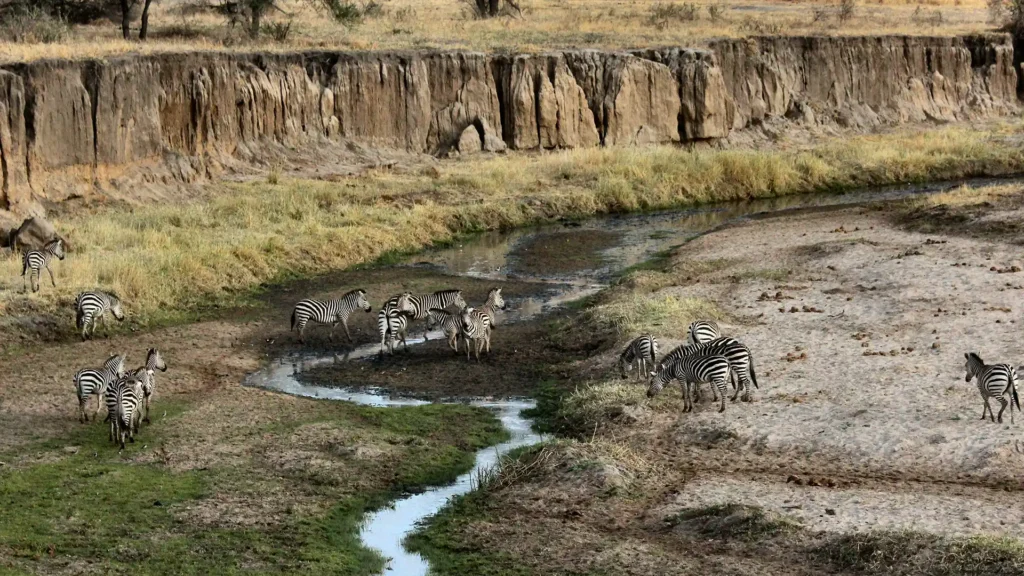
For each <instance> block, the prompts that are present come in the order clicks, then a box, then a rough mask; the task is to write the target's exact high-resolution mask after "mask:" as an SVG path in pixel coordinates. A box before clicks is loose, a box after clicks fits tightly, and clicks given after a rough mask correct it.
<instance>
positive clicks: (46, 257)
mask: <svg viewBox="0 0 1024 576" xmlns="http://www.w3.org/2000/svg"><path fill="white" fill-rule="evenodd" d="M54 256H56V257H57V260H63V259H64V240H62V239H61V238H57V239H56V240H50V241H49V242H47V243H46V244H45V245H43V247H42V248H40V249H38V250H29V251H28V252H25V255H24V256H22V259H21V277H22V279H23V281H22V285H24V284H25V282H26V281H27V282H30V283H31V284H32V291H33V292H39V278H40V277H41V276H42V272H43V269H44V268H45V269H46V272H47V273H48V274H49V275H50V284H53V287H54V288H56V287H57V282H55V281H54V279H53V270H51V269H50V261H51V260H53V257H54ZM26 272H27V273H28V277H27V278H26V277H25V273H26ZM25 291H26V292H27V291H28V286H25Z"/></svg>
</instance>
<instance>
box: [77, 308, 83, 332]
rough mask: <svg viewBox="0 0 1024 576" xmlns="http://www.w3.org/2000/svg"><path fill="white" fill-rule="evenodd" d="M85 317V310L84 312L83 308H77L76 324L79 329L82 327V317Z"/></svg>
mask: <svg viewBox="0 0 1024 576" xmlns="http://www.w3.org/2000/svg"><path fill="white" fill-rule="evenodd" d="M84 317H85V312H83V311H82V309H81V308H78V309H76V310H75V326H76V327H77V328H78V329H79V330H81V329H82V319H83V318H84Z"/></svg>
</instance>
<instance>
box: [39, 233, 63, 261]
mask: <svg viewBox="0 0 1024 576" xmlns="http://www.w3.org/2000/svg"><path fill="white" fill-rule="evenodd" d="M43 249H44V250H47V251H49V252H50V254H53V255H54V256H56V257H57V259H58V260H63V259H64V240H63V239H61V238H57V239H56V240H51V241H49V242H47V243H46V246H43Z"/></svg>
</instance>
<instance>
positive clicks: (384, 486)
mask: <svg viewBox="0 0 1024 576" xmlns="http://www.w3.org/2000/svg"><path fill="white" fill-rule="evenodd" d="M197 407H198V405H195V404H189V403H186V402H181V401H164V402H161V403H160V405H159V408H158V410H156V411H155V413H154V423H153V424H152V425H151V426H144V427H143V429H142V432H141V433H140V435H139V439H138V441H137V442H136V443H135V444H130V445H129V446H128V448H127V449H126V450H125V451H124V452H123V453H119V452H118V451H117V449H116V448H114V447H113V446H112V445H111V444H110V443H109V442H108V439H107V428H106V426H105V425H103V424H99V423H93V424H90V425H83V426H82V429H81V430H78V431H76V433H75V434H74V436H73V438H58V439H50V440H46V441H43V442H40V443H38V444H37V445H33V446H30V447H26V448H24V449H22V450H20V451H19V452H18V453H9V454H5V455H4V460H5V461H8V462H11V465H9V466H7V467H5V468H4V469H2V470H0V564H4V565H6V566H9V567H10V568H11V569H12V570H23V571H29V572H51V571H55V570H57V569H58V568H60V567H61V566H68V565H74V566H84V567H88V570H94V571H98V572H103V573H111V574H135V573H137V572H138V570H139V567H140V566H142V567H144V568H143V572H144V573H146V574H229V573H236V572H238V571H239V570H240V567H243V566H245V567H248V568H247V569H246V570H245V571H247V572H253V571H254V572H257V573H297V572H301V573H303V574H351V575H356V574H370V573H375V572H376V571H379V570H380V569H382V568H383V565H384V561H383V559H382V558H380V557H379V556H378V555H377V554H376V553H375V552H373V551H371V550H368V549H365V548H363V547H362V545H361V544H360V542H359V539H358V528H359V526H360V523H361V520H362V518H363V516H364V514H366V513H367V512H368V511H371V510H373V509H376V508H378V507H380V506H383V505H386V504H387V502H388V501H390V500H391V499H393V498H395V497H397V496H398V495H400V494H401V493H403V492H404V491H407V490H416V489H419V488H421V487H424V486H427V485H432V484H440V483H445V482H449V481H451V480H454V478H455V477H457V476H458V475H459V474H462V473H465V472H466V471H468V470H469V469H470V468H471V467H472V465H473V455H474V452H475V451H476V450H479V449H481V448H483V447H485V446H488V445H492V444H495V443H497V442H500V441H502V440H505V439H506V438H507V437H508V434H507V432H506V431H505V430H504V428H503V427H502V426H501V423H500V421H499V420H498V419H497V418H495V417H494V415H493V414H492V413H491V412H489V411H487V410H484V409H479V408H474V407H471V406H461V405H425V406H415V407H401V408H372V407H364V406H355V405H352V404H348V403H342V402H331V401H312V400H311V401H308V402H305V406H304V407H302V408H301V409H300V410H299V411H298V412H295V413H293V414H291V415H286V416H283V417H282V418H281V419H280V420H278V421H277V422H274V423H273V424H270V425H267V426H263V427H262V428H259V429H253V430H249V431H247V432H245V433H244V435H242V436H241V437H240V438H238V439H235V438H228V439H227V440H226V441H227V442H228V443H229V444H233V443H234V442H236V440H237V442H239V444H238V447H239V449H240V450H243V451H246V452H251V453H252V457H251V458H249V459H246V460H245V461H244V462H243V463H241V464H239V463H235V464H234V465H232V466H211V467H209V468H208V469H199V470H191V471H183V472H175V471H173V470H171V469H170V468H168V467H167V466H165V465H164V464H162V463H161V461H160V459H159V458H157V459H156V463H141V462H140V461H139V457H143V456H145V455H147V454H148V452H149V451H152V450H154V449H157V447H159V446H161V445H164V444H165V443H166V442H168V441H169V440H170V439H173V437H174V435H175V434H177V433H179V428H180V427H181V426H182V424H183V421H184V420H185V419H186V418H188V416H189V414H190V411H191V410H193V409H196V408H197ZM323 425H329V426H331V427H337V428H339V429H343V430H344V431H345V432H346V434H349V435H350V436H349V437H353V438H359V439H361V440H362V441H364V442H366V443H373V442H377V443H379V444H382V445H387V446H391V447H394V449H393V450H392V451H391V452H388V455H387V456H386V457H383V458H380V459H373V458H369V459H352V458H349V459H348V460H346V461H347V462H348V464H347V466H349V467H348V468H343V469H340V472H338V473H336V474H333V475H332V474H330V473H329V472H324V471H319V472H318V471H314V470H310V471H305V470H303V469H301V468H300V469H298V470H289V471H286V470H278V469H268V468H267V464H268V461H267V460H266V459H265V458H264V457H263V456H262V455H261V454H263V453H274V452H281V451H287V450H288V449H289V446H290V444H289V442H295V440H293V439H292V437H293V435H294V434H296V433H297V432H300V431H301V430H302V429H303V427H309V426H323ZM197 449H202V447H201V446H200V447H199V448H197ZM299 449H302V450H307V451H308V450H315V451H316V452H317V454H316V456H315V457H314V458H316V459H320V460H327V461H330V460H338V461H340V460H341V459H344V458H345V456H344V453H343V452H339V451H338V450H337V448H336V446H334V445H330V444H327V445H324V446H308V445H302V446H300V447H299ZM22 455H25V456H28V455H31V457H32V460H26V459H25V458H24V457H21V456H22ZM268 490H270V491H271V493H272V494H273V496H270V495H268V492H267V491H268ZM282 491H284V493H285V494H292V495H293V496H292V497H296V496H301V498H300V499H299V500H298V501H301V502H307V503H308V502H309V501H310V500H309V499H310V498H312V499H313V500H314V501H318V502H322V503H324V504H326V505H327V506H326V508H327V512H326V513H315V514H310V513H304V512H302V511H301V510H299V509H296V511H293V510H292V508H291V507H289V508H288V509H287V510H286V511H285V512H281V511H280V510H278V512H277V513H276V514H277V516H276V517H275V518H266V519H265V520H266V521H265V522H253V523H250V524H247V523H241V524H240V525H224V524H223V523H221V522H215V521H211V522H209V523H206V522H202V521H196V517H195V516H193V515H190V513H189V511H190V510H192V509H195V508H199V509H204V506H208V505H212V504H211V503H213V502H220V501H227V502H229V503H230V505H231V506H235V507H238V508H239V511H238V514H239V515H241V516H253V515H258V514H260V511H261V510H262V508H261V506H262V505H263V502H262V500H263V499H264V498H275V499H276V498H280V497H281V493H282ZM214 507H215V506H214ZM182 514H184V515H185V517H183V516H182ZM185 518H187V520H186V519H185ZM83 569H84V568H83Z"/></svg>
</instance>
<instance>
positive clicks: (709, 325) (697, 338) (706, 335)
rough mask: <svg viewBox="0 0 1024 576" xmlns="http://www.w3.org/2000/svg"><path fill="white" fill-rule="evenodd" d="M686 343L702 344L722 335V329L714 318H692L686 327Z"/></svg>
mask: <svg viewBox="0 0 1024 576" xmlns="http://www.w3.org/2000/svg"><path fill="white" fill-rule="evenodd" d="M686 334H687V335H686V343H687V344H689V345H691V346H692V345H694V344H703V343H705V342H710V341H712V340H714V339H715V338H721V337H722V330H721V329H720V328H719V327H718V322H715V321H714V320H694V321H693V322H690V326H689V328H687V329H686Z"/></svg>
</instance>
